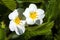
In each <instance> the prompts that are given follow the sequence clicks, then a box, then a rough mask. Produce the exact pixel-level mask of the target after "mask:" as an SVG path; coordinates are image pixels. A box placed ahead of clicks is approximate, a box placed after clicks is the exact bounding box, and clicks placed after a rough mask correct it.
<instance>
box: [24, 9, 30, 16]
mask: <svg viewBox="0 0 60 40" xmlns="http://www.w3.org/2000/svg"><path fill="white" fill-rule="evenodd" d="M23 15H24V16H25V17H29V8H26V9H25V11H24V13H23Z"/></svg>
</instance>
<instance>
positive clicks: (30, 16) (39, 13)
mask: <svg viewBox="0 0 60 40" xmlns="http://www.w3.org/2000/svg"><path fill="white" fill-rule="evenodd" d="M23 15H24V16H25V17H26V22H27V24H29V25H33V24H35V23H36V24H38V22H36V21H37V20H40V24H42V23H43V18H44V16H45V14H44V10H42V9H37V6H36V5H35V4H30V5H29V8H26V9H25V11H24V12H23Z"/></svg>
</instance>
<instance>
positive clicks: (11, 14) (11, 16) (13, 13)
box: [8, 9, 18, 20]
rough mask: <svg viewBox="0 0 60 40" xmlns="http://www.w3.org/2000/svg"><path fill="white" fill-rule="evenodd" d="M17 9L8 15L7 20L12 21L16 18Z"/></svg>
mask: <svg viewBox="0 0 60 40" xmlns="http://www.w3.org/2000/svg"><path fill="white" fill-rule="evenodd" d="M17 10H18V9H15V10H14V11H13V12H12V13H10V14H9V16H8V17H9V19H10V20H12V19H14V18H15V17H16V16H18V11H17Z"/></svg>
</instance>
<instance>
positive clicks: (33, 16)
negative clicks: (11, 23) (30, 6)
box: [29, 12, 37, 20]
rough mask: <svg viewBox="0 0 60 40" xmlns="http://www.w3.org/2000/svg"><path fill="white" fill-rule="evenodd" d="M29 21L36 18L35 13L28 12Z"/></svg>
mask: <svg viewBox="0 0 60 40" xmlns="http://www.w3.org/2000/svg"><path fill="white" fill-rule="evenodd" d="M29 17H30V18H31V19H33V20H34V19H36V18H37V12H30V16H29Z"/></svg>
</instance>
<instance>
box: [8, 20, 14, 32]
mask: <svg viewBox="0 0 60 40" xmlns="http://www.w3.org/2000/svg"><path fill="white" fill-rule="evenodd" d="M14 27H15V25H14V23H13V21H10V24H9V29H10V30H11V31H14V30H15V29H14Z"/></svg>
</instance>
